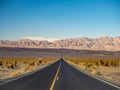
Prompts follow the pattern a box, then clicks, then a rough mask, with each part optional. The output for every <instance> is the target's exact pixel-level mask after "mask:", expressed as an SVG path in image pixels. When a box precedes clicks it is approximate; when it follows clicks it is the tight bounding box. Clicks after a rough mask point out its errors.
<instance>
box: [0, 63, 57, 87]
mask: <svg viewBox="0 0 120 90" xmlns="http://www.w3.org/2000/svg"><path fill="white" fill-rule="evenodd" d="M56 62H57V61H55V62H53V63H51V64H48V65H47V66H43V67H42V68H40V69H37V70H35V71H31V72H28V73H25V74H21V75H20V76H19V75H18V76H16V77H13V78H10V79H9V80H6V81H3V82H2V83H0V85H3V84H6V83H9V82H11V81H15V80H17V79H20V78H22V77H26V76H28V75H31V74H33V73H36V72H38V71H39V70H42V69H44V68H46V67H49V66H50V65H52V64H54V63H56Z"/></svg>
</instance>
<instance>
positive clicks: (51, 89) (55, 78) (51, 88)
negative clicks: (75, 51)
mask: <svg viewBox="0 0 120 90" xmlns="http://www.w3.org/2000/svg"><path fill="white" fill-rule="evenodd" d="M60 66H61V62H60V64H59V66H58V69H57V72H56V74H55V77H54V79H53V82H52V84H51V87H50V90H53V88H54V85H55V82H56V80H57V76H58V73H59V71H60Z"/></svg>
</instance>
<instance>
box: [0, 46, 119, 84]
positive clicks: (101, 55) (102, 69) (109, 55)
mask: <svg viewBox="0 0 120 90" xmlns="http://www.w3.org/2000/svg"><path fill="white" fill-rule="evenodd" d="M61 55H63V58H64V59H65V60H67V61H68V62H69V63H72V64H73V65H75V66H77V67H78V68H79V69H80V70H84V71H85V72H88V73H90V74H91V75H94V76H97V77H100V78H103V79H105V80H108V81H110V82H112V83H115V84H118V85H120V52H119V51H117V52H108V51H89V50H71V49H35V48H33V49H29V48H5V47H2V48H0V61H1V62H2V61H4V63H7V61H10V60H9V59H11V58H12V59H14V60H18V61H14V63H15V65H13V66H12V64H11V65H9V64H8V63H9V62H8V63H7V64H6V66H2V65H3V63H0V79H6V78H11V77H15V76H18V75H21V74H24V73H27V72H31V71H34V70H37V69H40V68H42V67H44V66H45V65H48V64H49V63H52V62H54V61H55V60H58V59H59V58H61ZM20 58H21V59H20ZM22 58H23V59H25V58H27V59H28V60H27V59H26V63H25V62H24V60H23V61H22ZM40 58H41V59H45V58H46V59H47V61H40V60H39V59H40ZM33 59H34V60H35V61H34V60H33ZM49 59H50V60H49ZM72 59H74V60H73V61H75V62H76V61H78V62H80V60H83V61H87V64H84V63H75V62H73V61H72ZM29 60H30V62H27V61H29ZM32 60H33V61H32ZM70 60H71V61H70ZM91 60H93V61H94V60H98V61H100V60H103V62H104V60H105V61H107V62H108V64H105V63H104V65H99V63H97V62H95V63H94V64H91V62H89V61H91ZM5 61H6V62H5ZM49 61H50V62H49ZM109 61H110V63H109ZM111 61H113V63H112V62H111ZM114 61H115V64H114ZM4 65H5V64H4Z"/></svg>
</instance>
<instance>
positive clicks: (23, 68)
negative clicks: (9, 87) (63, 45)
mask: <svg viewBox="0 0 120 90" xmlns="http://www.w3.org/2000/svg"><path fill="white" fill-rule="evenodd" d="M55 60H58V59H57V58H13V57H0V73H1V74H0V79H5V78H10V77H15V76H18V75H20V74H24V73H26V72H30V71H33V70H36V69H38V68H39V66H40V67H41V66H42V65H44V64H48V63H52V62H54V61H55Z"/></svg>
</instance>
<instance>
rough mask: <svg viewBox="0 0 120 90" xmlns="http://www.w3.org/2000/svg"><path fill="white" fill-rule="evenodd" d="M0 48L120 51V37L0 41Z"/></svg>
mask: <svg viewBox="0 0 120 90" xmlns="http://www.w3.org/2000/svg"><path fill="white" fill-rule="evenodd" d="M0 47H23V48H65V49H78V50H102V51H120V37H101V38H93V39H91V38H86V37H84V38H73V39H62V40H56V41H53V42H49V41H46V40H43V41H38V40H29V39H23V40H17V41H9V40H0Z"/></svg>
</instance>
